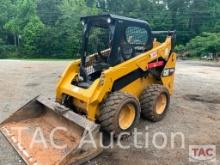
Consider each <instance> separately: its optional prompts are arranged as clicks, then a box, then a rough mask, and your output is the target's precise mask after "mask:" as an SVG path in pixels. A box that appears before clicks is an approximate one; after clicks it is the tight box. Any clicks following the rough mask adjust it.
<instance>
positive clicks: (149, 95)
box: [140, 84, 170, 122]
mask: <svg viewBox="0 0 220 165" xmlns="http://www.w3.org/2000/svg"><path fill="white" fill-rule="evenodd" d="M161 94H165V95H166V98H167V105H166V107H165V110H164V112H163V113H162V114H158V113H157V112H156V102H157V99H158V97H159V96H160V95H161ZM140 104H141V116H142V117H143V118H145V119H147V120H150V121H152V122H158V121H160V120H162V119H163V118H164V117H165V115H166V113H167V111H168V109H169V104H170V94H169V92H168V90H167V88H165V87H164V86H162V85H160V84H153V85H151V86H149V87H147V88H146V89H145V90H144V91H143V92H142V94H141V96H140Z"/></svg>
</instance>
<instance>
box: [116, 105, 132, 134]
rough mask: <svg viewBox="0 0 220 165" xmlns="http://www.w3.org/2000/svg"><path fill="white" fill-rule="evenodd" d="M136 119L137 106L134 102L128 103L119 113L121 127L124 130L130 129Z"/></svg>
mask: <svg viewBox="0 0 220 165" xmlns="http://www.w3.org/2000/svg"><path fill="white" fill-rule="evenodd" d="M134 119H135V107H134V106H133V105H132V104H127V105H125V106H123V107H122V109H121V112H120V114H119V127H120V128H121V129H122V130H126V129H128V128H129V127H130V126H131V125H132V124H133V122H134Z"/></svg>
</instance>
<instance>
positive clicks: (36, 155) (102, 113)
mask: <svg viewBox="0 0 220 165" xmlns="http://www.w3.org/2000/svg"><path fill="white" fill-rule="evenodd" d="M81 22H82V25H83V34H82V48H81V53H80V54H81V59H79V60H74V61H72V62H71V63H70V64H69V66H67V68H66V70H65V71H64V73H63V74H62V76H61V77H60V80H59V82H58V84H57V89H56V100H51V99H47V98H44V97H42V96H39V97H36V98H34V99H33V100H31V101H30V102H29V103H27V104H26V105H25V106H23V107H22V108H21V109H19V110H18V111H17V112H15V113H14V114H12V116H11V117H9V118H8V119H7V120H5V121H4V122H3V123H1V124H0V130H1V132H2V133H3V134H4V136H5V137H6V138H7V139H8V141H9V142H10V143H11V144H12V145H13V147H14V148H15V149H16V151H17V152H18V153H19V154H20V155H21V157H22V158H23V160H24V161H25V162H26V163H27V164H30V165H40V164H41V165H54V164H56V165H63V164H81V163H83V162H85V161H88V160H90V159H92V158H94V157H95V156H97V155H98V154H100V153H101V152H102V147H101V142H102V138H101V136H100V130H102V131H105V132H108V133H112V134H113V135H114V137H115V138H119V137H120V135H121V133H124V132H130V131H132V129H133V128H134V127H135V126H136V124H137V123H138V121H139V118H140V116H142V117H143V118H145V119H148V120H150V121H153V122H157V121H160V120H161V119H163V117H164V116H165V114H166V112H167V110H168V107H169V102H170V95H172V94H173V83H174V72H175V64H176V54H175V53H174V52H173V49H174V44H175V32H174V31H167V32H166V31H161V32H158V31H157V32H156V31H152V30H151V28H150V27H149V24H148V23H147V22H146V21H142V20H138V19H132V18H127V17H121V16H116V15H111V14H105V15H98V16H87V17H82V18H81ZM162 34H163V35H166V39H165V41H164V42H163V43H160V42H158V41H157V40H156V39H155V36H157V35H162ZM91 139H92V142H91ZM85 141H87V142H88V143H85Z"/></svg>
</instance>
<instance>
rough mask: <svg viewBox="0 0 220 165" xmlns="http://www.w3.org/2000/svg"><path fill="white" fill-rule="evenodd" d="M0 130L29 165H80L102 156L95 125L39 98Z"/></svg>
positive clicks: (5, 122) (18, 112)
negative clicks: (99, 155)
mask: <svg viewBox="0 0 220 165" xmlns="http://www.w3.org/2000/svg"><path fill="white" fill-rule="evenodd" d="M0 130H1V132H2V133H3V135H4V136H5V137H6V138H7V140H8V141H9V142H10V144H11V145H12V146H13V147H14V148H15V150H16V151H17V152H18V153H19V155H20V156H21V157H22V158H23V160H24V161H25V162H26V163H27V164H30V165H54V164H56V165H63V164H81V163H84V162H86V161H88V160H90V159H92V158H94V157H96V156H97V155H98V154H100V153H101V152H102V148H101V147H100V144H101V143H100V140H102V139H100V133H99V125H97V124H95V123H93V122H91V121H89V120H87V119H86V118H84V117H83V116H81V115H78V114H76V113H74V112H72V111H71V110H70V109H68V108H66V107H64V106H62V105H60V104H58V103H55V102H53V101H51V100H49V99H46V98H44V97H41V96H40V97H37V98H35V99H33V100H32V101H30V102H29V103H27V104H26V105H25V106H23V107H22V108H21V109H19V110H18V111H17V112H15V113H14V114H13V115H12V116H11V117H9V118H8V119H7V120H5V121H4V122H3V123H1V124H0ZM86 142H87V143H86ZM89 142H90V143H89Z"/></svg>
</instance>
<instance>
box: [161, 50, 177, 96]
mask: <svg viewBox="0 0 220 165" xmlns="http://www.w3.org/2000/svg"><path fill="white" fill-rule="evenodd" d="M175 68H176V54H175V53H172V54H171V56H170V58H169V59H168V61H167V63H166V66H165V68H164V70H163V72H162V75H161V80H162V82H163V85H164V86H165V87H166V88H167V89H168V90H169V93H170V95H173V92H174V76H175Z"/></svg>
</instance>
